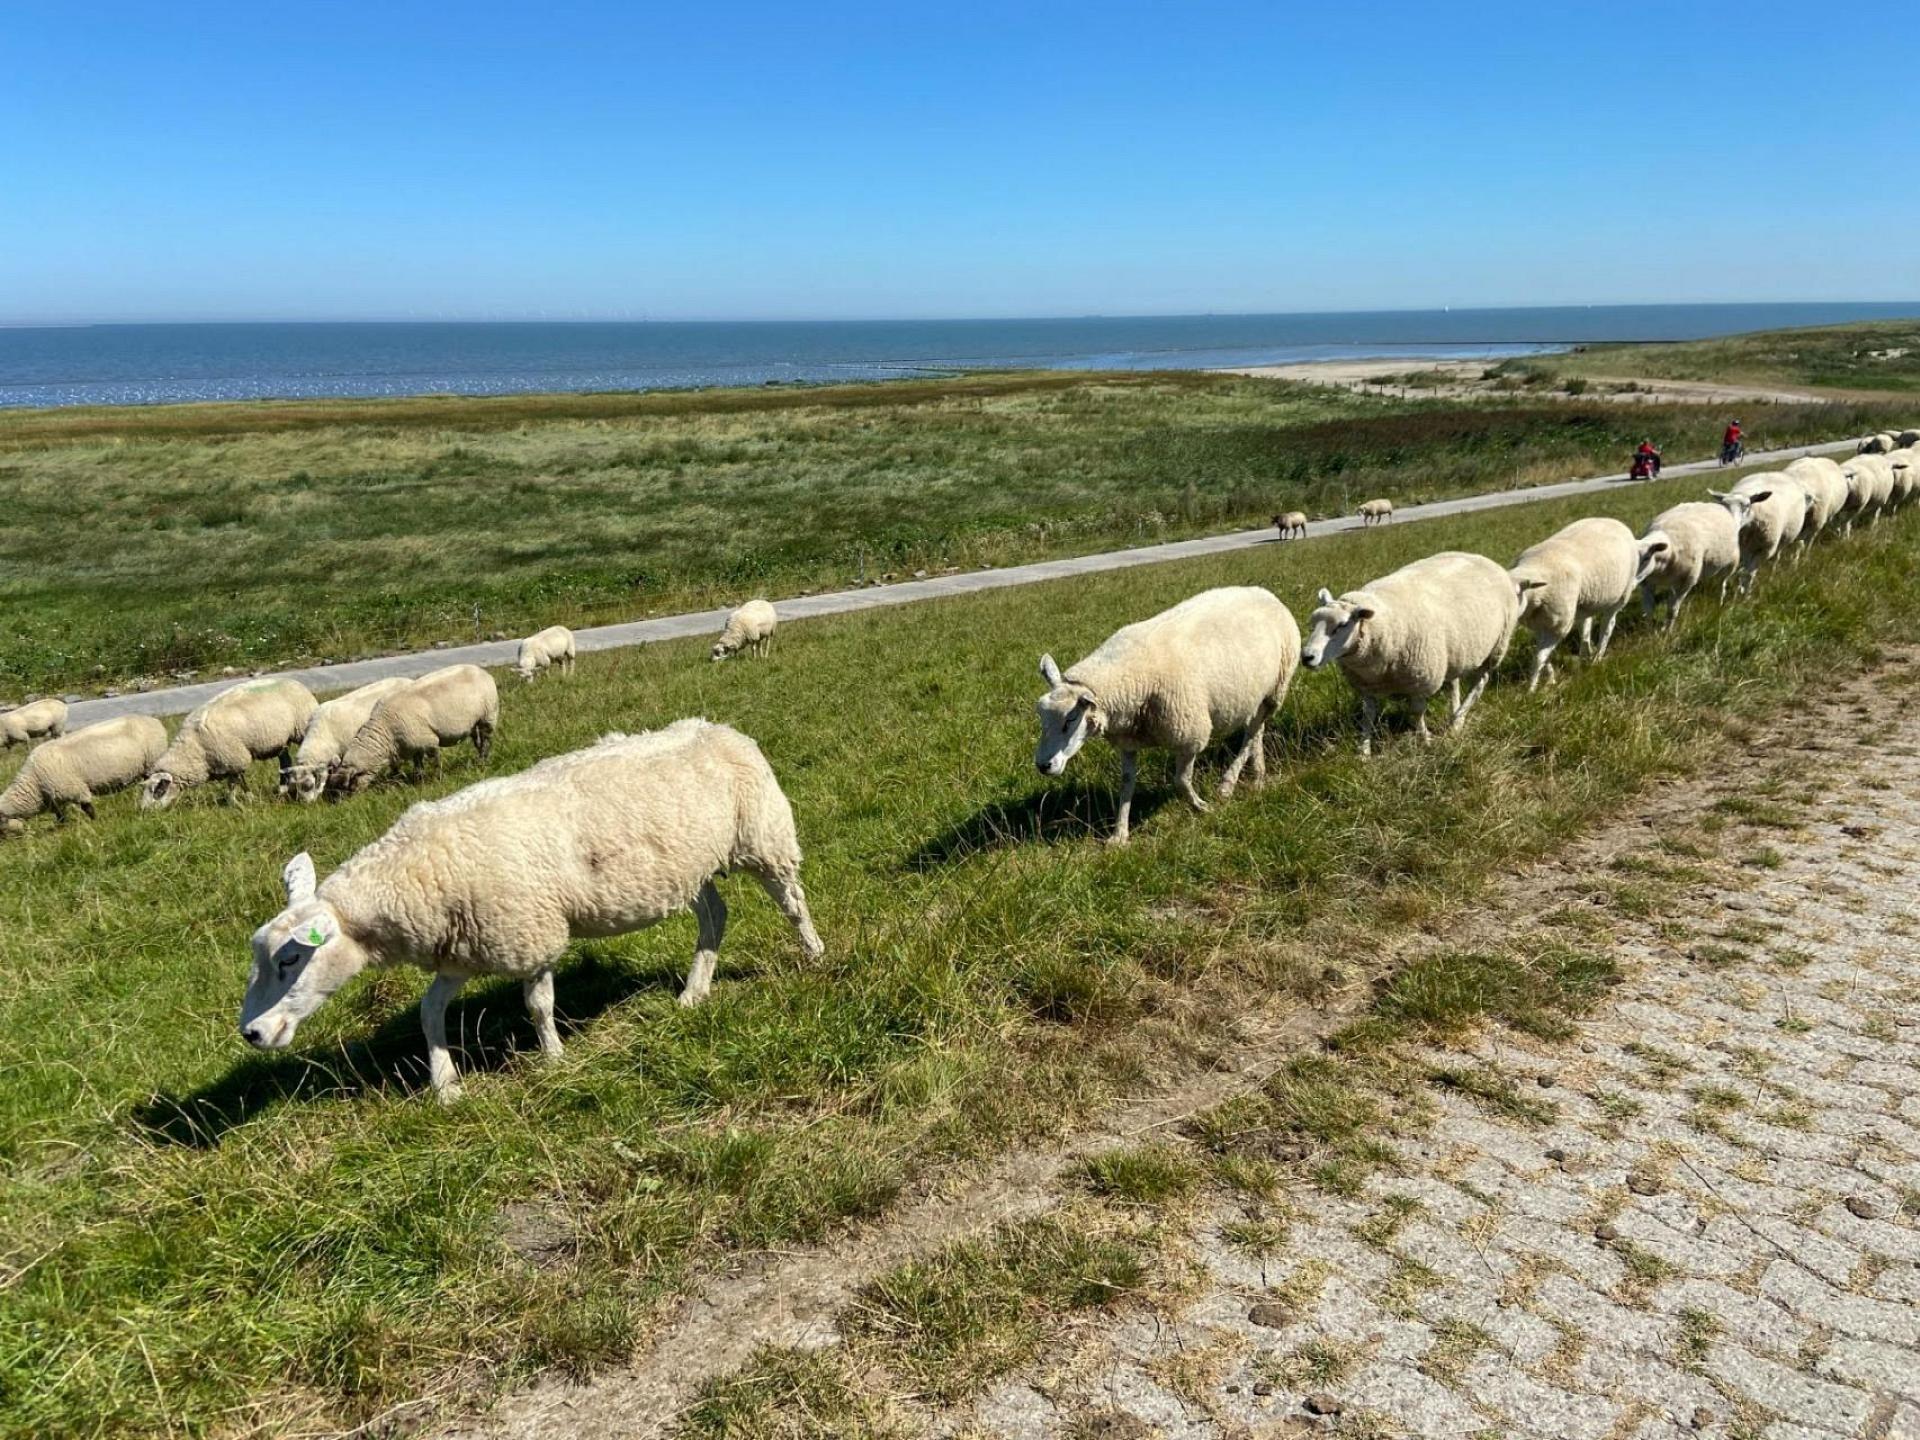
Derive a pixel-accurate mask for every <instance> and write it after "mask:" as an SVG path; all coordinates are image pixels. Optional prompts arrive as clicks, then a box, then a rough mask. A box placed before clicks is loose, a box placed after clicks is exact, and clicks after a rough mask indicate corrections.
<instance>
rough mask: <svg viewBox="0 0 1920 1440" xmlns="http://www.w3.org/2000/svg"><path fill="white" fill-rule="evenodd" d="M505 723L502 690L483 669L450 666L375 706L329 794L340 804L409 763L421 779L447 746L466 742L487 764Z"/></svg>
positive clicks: (331, 774) (334, 771)
mask: <svg viewBox="0 0 1920 1440" xmlns="http://www.w3.org/2000/svg"><path fill="white" fill-rule="evenodd" d="M499 724H500V691H499V688H498V687H497V686H495V685H494V683H493V676H491V675H489V674H488V673H487V672H486V671H484V670H482V669H481V668H480V667H479V666H478V665H449V666H447V668H446V669H444V670H435V671H434V672H433V673H432V674H429V675H422V676H421V677H420V678H419V679H418V680H416V681H414V682H413V684H411V685H409V686H407V687H406V688H405V689H403V690H399V691H396V692H395V693H394V694H392V695H389V696H387V698H386V699H384V700H382V701H380V702H379V703H378V704H377V705H375V706H374V707H373V711H372V713H371V714H369V715H368V716H367V722H366V724H364V725H362V726H361V727H360V728H359V730H357V731H355V732H354V736H353V739H352V740H350V741H348V742H347V748H346V749H345V750H344V751H342V752H341V755H340V758H339V759H338V760H337V761H335V762H334V763H333V764H332V765H331V766H330V767H329V768H328V770H327V783H326V794H327V795H328V796H329V797H331V798H332V799H335V800H338V799H341V798H343V797H345V796H348V795H356V794H358V793H359V792H360V791H362V790H364V789H366V788H367V786H369V785H371V784H372V783H373V782H374V779H375V777H376V776H379V775H383V774H385V773H386V771H387V770H388V769H389V768H390V767H392V766H394V765H397V764H400V763H401V762H403V761H409V760H410V761H412V762H413V775H414V779H416V780H418V779H421V778H422V777H424V776H425V774H426V769H427V761H428V759H429V758H433V759H436V760H437V759H438V758H439V756H440V749H441V747H442V746H444V745H455V744H458V743H459V742H460V741H462V740H469V739H470V740H472V741H473V748H474V750H475V752H476V753H478V755H479V756H480V758H481V759H482V760H485V759H486V758H487V757H488V756H489V755H490V754H491V753H492V752H493V732H494V730H495V729H496V728H497V727H498V726H499Z"/></svg>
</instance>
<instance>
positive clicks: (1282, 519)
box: [1273, 510, 1307, 540]
mask: <svg viewBox="0 0 1920 1440" xmlns="http://www.w3.org/2000/svg"><path fill="white" fill-rule="evenodd" d="M1273 524H1274V528H1275V529H1277V530H1278V531H1279V532H1280V538H1281V539H1282V540H1304V539H1305V538H1306V534H1307V512H1306V511H1304V510H1289V511H1287V513H1286V514H1284V515H1276V516H1274V517H1273Z"/></svg>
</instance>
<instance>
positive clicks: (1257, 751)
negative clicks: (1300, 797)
mask: <svg viewBox="0 0 1920 1440" xmlns="http://www.w3.org/2000/svg"><path fill="white" fill-rule="evenodd" d="M1266 743H1267V712H1266V711H1264V710H1262V711H1261V712H1260V718H1259V719H1257V720H1255V721H1254V722H1253V724H1251V725H1249V726H1248V727H1247V734H1246V738H1245V739H1244V740H1242V741H1241V742H1240V748H1239V750H1238V751H1236V752H1235V753H1234V757H1233V761H1232V763H1231V764H1229V765H1228V766H1227V773H1226V774H1224V775H1222V776H1221V777H1220V798H1221V799H1222V800H1225V799H1228V798H1229V797H1230V796H1232V794H1233V787H1234V786H1236V785H1238V784H1239V783H1240V772H1241V771H1242V770H1244V769H1245V768H1246V766H1247V762H1248V761H1249V760H1252V759H1254V757H1255V756H1259V757H1260V758H1259V761H1258V763H1257V764H1255V765H1254V767H1253V774H1254V785H1255V787H1256V788H1258V787H1259V786H1260V785H1262V784H1264V783H1266V778H1267V774H1266V771H1267V766H1266V754H1265V747H1266Z"/></svg>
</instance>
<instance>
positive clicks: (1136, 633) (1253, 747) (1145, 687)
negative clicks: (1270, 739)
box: [1034, 586, 1300, 845]
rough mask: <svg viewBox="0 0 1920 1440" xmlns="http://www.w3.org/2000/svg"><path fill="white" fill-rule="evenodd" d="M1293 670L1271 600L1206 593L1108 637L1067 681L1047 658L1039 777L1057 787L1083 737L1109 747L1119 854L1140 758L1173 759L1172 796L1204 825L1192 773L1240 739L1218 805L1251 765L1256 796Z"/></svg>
mask: <svg viewBox="0 0 1920 1440" xmlns="http://www.w3.org/2000/svg"><path fill="white" fill-rule="evenodd" d="M1299 663H1300V626H1299V625H1298V624H1297V623H1296V622H1295V621H1294V618H1293V616H1292V614H1291V613H1290V612H1289V611H1288V610H1287V607H1286V606H1285V605H1282V604H1281V603H1280V601H1279V600H1278V599H1276V598H1275V597H1274V595H1273V594H1272V593H1271V592H1270V591H1266V590H1262V589H1260V588H1258V587H1257V586H1229V587H1226V588H1223V589H1219V590H1203V591H1202V592H1201V593H1200V594H1198V595H1195V596H1193V597H1191V598H1190V599H1187V600H1182V601H1181V602H1180V603H1179V604H1178V605H1175V606H1173V607H1172V608H1171V609H1167V610H1163V611H1161V612H1160V613H1159V614H1158V615H1155V616H1153V617H1152V618H1151V619H1147V620H1141V621H1137V622H1136V623H1134V624H1132V625H1126V626H1123V627H1121V628H1120V629H1119V630H1116V631H1115V632H1114V633H1113V634H1112V635H1111V636H1110V637H1109V638H1108V639H1107V641H1106V642H1105V643H1104V644H1103V645H1101V646H1100V648H1099V649H1097V650H1095V651H1094V652H1093V653H1092V654H1091V655H1088V656H1087V657H1086V658H1085V659H1083V660H1081V661H1080V662H1079V663H1078V664H1076V665H1074V666H1072V667H1071V668H1070V669H1068V670H1067V672H1066V673H1065V674H1064V675H1063V674H1061V673H1060V667H1059V666H1058V665H1056V664H1055V663H1054V659H1053V656H1051V655H1042V656H1041V657H1040V678H1041V679H1042V680H1044V681H1046V683H1047V687H1048V688H1047V693H1046V694H1045V695H1043V696H1041V697H1040V700H1039V702H1038V704H1037V705H1036V706H1035V710H1036V712H1037V714H1038V716H1039V720H1040V743H1039V746H1038V748H1037V749H1036V750H1035V752H1034V765H1035V766H1036V767H1037V768H1038V769H1039V771H1040V773H1041V774H1042V775H1058V774H1060V772H1061V771H1063V770H1065V769H1066V768H1067V762H1068V761H1069V760H1071V759H1072V758H1073V757H1074V756H1075V755H1076V754H1077V753H1079V750H1080V747H1081V746H1082V745H1084V744H1085V743H1086V742H1087V740H1088V739H1089V737H1091V736H1094V735H1101V736H1105V737H1106V741H1107V743H1108V744H1109V745H1111V746H1113V748H1114V749H1116V750H1118V751H1119V752H1120V811H1119V815H1118V816H1117V817H1116V819H1115V821H1114V828H1113V834H1112V835H1111V836H1110V837H1109V840H1110V843H1112V844H1115V845H1124V844H1126V843H1127V839H1128V836H1129V834H1130V833H1131V832H1130V824H1129V822H1130V817H1131V815H1132V811H1133V790H1134V781H1135V779H1136V777H1137V775H1138V773H1139V752H1140V751H1141V750H1143V749H1166V750H1171V751H1172V752H1173V756H1174V770H1173V783H1174V788H1175V789H1177V790H1178V791H1179V792H1180V795H1181V797H1182V798H1183V799H1185V800H1186V802H1187V803H1188V804H1189V805H1191V806H1192V807H1193V808H1194V809H1195V810H1197V811H1200V812H1201V813H1203V814H1204V813H1205V812H1206V810H1207V808H1208V806H1207V802H1206V801H1204V800H1202V799H1201V798H1200V796H1199V794H1198V793H1197V792H1196V791H1195V790H1194V788H1193V762H1194V761H1195V760H1196V759H1198V758H1199V755H1200V752H1201V751H1203V750H1205V749H1206V748H1207V746H1208V745H1209V744H1210V743H1211V742H1212V740H1213V737H1214V736H1215V735H1216V734H1221V733H1225V732H1230V731H1239V732H1240V743H1239V747H1238V749H1237V750H1236V751H1235V752H1234V756H1233V759H1232V761H1231V762H1230V763H1229V764H1228V765H1227V768H1226V771H1225V773H1224V774H1223V775H1222V776H1221V777H1220V798H1221V799H1222V800H1225V799H1227V798H1228V797H1229V796H1231V795H1232V794H1233V791H1234V787H1235V786H1236V785H1237V784H1238V783H1239V780H1240V772H1241V770H1242V769H1243V768H1245V766H1246V765H1247V763H1248V762H1249V761H1251V762H1252V764H1253V784H1254V787H1255V788H1256V789H1257V788H1259V787H1260V786H1261V785H1264V784H1265V783H1266V778H1267V757H1266V751H1265V741H1266V727H1267V718H1268V717H1269V716H1270V715H1272V714H1273V712H1274V711H1275V710H1277V709H1279V708H1280V702H1281V701H1282V700H1284V699H1286V695H1287V687H1288V686H1289V685H1291V684H1292V683H1293V672H1294V670H1295V669H1296V668H1297V667H1298V665H1299Z"/></svg>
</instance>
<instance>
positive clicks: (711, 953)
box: [680, 880, 727, 1008]
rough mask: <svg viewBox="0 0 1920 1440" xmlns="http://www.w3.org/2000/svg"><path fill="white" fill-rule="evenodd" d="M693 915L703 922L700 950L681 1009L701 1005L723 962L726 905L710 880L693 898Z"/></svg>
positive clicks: (695, 955)
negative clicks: (715, 969)
mask: <svg viewBox="0 0 1920 1440" xmlns="http://www.w3.org/2000/svg"><path fill="white" fill-rule="evenodd" d="M693 915H694V918H695V919H696V920H698V921H699V922H700V941H699V948H697V949H696V950H695V951H694V952H693V968H692V969H691V970H689V971H688V972H687V988H686V989H684V990H682V991H681V992H680V1003H681V1004H682V1005H685V1006H688V1007H689V1008H691V1007H692V1006H695V1005H698V1004H699V1003H700V1002H701V1001H702V1000H704V999H706V998H707V996H708V994H709V993H710V992H711V991H712V990H713V967H714V966H715V965H716V964H717V963H718V962H719V960H720V939H721V937H722V936H724V935H725V934H726V933H727V902H726V901H725V900H723V899H722V898H721V896H720V892H719V890H717V889H716V888H715V887H714V883H713V881H711V880H709V881H707V883H706V884H704V885H702V886H701V887H700V893H699V894H698V895H696V896H694V897H693Z"/></svg>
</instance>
